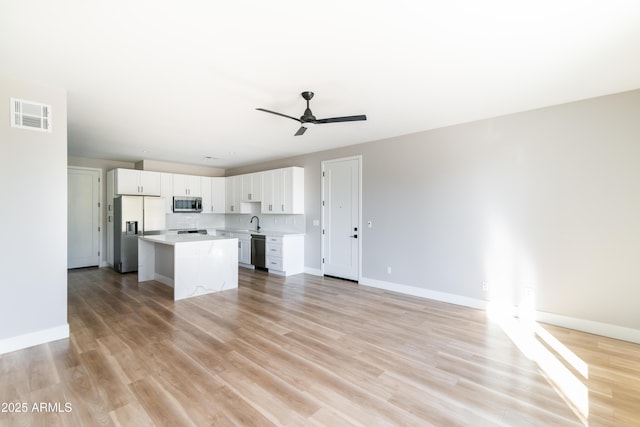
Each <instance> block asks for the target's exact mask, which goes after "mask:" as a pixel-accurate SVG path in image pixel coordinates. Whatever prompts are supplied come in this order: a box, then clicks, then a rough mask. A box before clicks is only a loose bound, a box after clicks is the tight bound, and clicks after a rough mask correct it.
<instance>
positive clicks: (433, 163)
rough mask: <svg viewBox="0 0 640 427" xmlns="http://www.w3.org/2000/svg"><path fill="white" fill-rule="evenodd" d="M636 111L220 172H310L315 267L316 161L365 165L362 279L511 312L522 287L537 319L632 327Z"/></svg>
mask: <svg viewBox="0 0 640 427" xmlns="http://www.w3.org/2000/svg"><path fill="white" fill-rule="evenodd" d="M639 111H640V91H632V92H626V93H622V94H616V95H611V96H605V97H600V98H595V99H590V100H585V101H580V102H575V103H570V104H564V105H560V106H554V107H549V108H544V109H540V110H535V111H528V112H523V113H518V114H513V115H509V116H503V117H497V118H494V119H490V120H482V121H478V122H473V123H468V124H462V125H457V126H451V127H447V128H443V129H438V130H433V131H427V132H422V133H417V134H412V135H407V136H403V137H398V138H392V139H387V140H381V141H377V142H372V143H367V144H362V145H357V146H352V147H348V148H344V149H337V150H330V151H325V152H319V153H314V154H310V155H306V156H299V157H294V158H290V159H284V160H280V161H277V162H269V163H265V164H260V165H253V166H250V167H243V168H236V169H229V170H227V175H236V174H239V173H246V172H253V171H259V170H266V169H271V168H275V167H283V166H302V167H304V168H305V203H306V222H307V228H306V231H307V238H306V243H305V265H306V266H307V267H308V268H312V269H320V259H321V249H320V247H321V246H320V227H314V226H313V225H312V221H313V220H314V219H320V209H321V208H320V206H321V205H320V202H321V201H320V188H321V184H320V163H321V161H323V160H329V159H335V158H340V157H346V156H352V155H362V156H363V184H362V187H363V195H362V196H363V213H362V218H363V222H364V224H366V222H367V221H369V220H370V221H373V228H371V229H367V228H364V229H363V234H362V239H363V240H362V245H363V253H362V260H363V273H362V276H363V279H364V278H366V279H373V280H375V281H381V282H385V283H390V284H400V285H405V286H409V287H412V288H416V289H428V290H431V291H436V292H445V293H448V294H454V295H459V296H462V297H468V298H473V299H479V300H496V301H504V302H506V303H507V304H511V305H518V304H519V303H520V302H521V301H522V300H523V298H524V289H525V288H531V289H532V291H533V292H534V298H535V308H536V309H537V310H539V311H541V312H546V313H552V314H555V315H560V316H568V317H571V318H577V319H585V320H588V321H593V322H602V323H606V324H611V325H617V326H620V327H625V328H632V329H635V330H638V329H640V316H638V315H637V313H638V301H640V286H639V285H638V284H639V283H640V262H638V256H639V255H638V254H640V221H639V219H640V167H639V166H638V165H639V161H640V120H639V119H638V112H639ZM370 119H372V120H373V119H374V118H370ZM303 142H304V141H302V143H303ZM387 266H390V267H392V272H393V274H391V275H390V274H387V270H386V268H387ZM483 282H487V283H488V284H489V291H488V292H484V291H483V290H482V283H483Z"/></svg>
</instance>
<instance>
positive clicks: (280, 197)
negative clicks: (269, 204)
mask: <svg viewBox="0 0 640 427" xmlns="http://www.w3.org/2000/svg"><path fill="white" fill-rule="evenodd" d="M273 172H274V174H273V199H272V200H273V213H286V210H285V196H284V186H285V173H284V169H276V170H275V171H273Z"/></svg>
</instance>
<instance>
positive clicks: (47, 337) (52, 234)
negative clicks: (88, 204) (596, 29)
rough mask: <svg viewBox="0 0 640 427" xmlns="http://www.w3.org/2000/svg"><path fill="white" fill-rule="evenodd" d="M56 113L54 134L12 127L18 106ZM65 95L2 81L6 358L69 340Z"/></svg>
mask: <svg viewBox="0 0 640 427" xmlns="http://www.w3.org/2000/svg"><path fill="white" fill-rule="evenodd" d="M11 97H15V98H20V99H25V100H29V101H34V102H41V103H44V104H50V105H52V112H51V114H52V120H53V127H52V129H53V131H52V132H51V133H48V132H39V131H32V130H24V129H17V128H11V127H10V122H9V118H10V98H11ZM66 102H67V100H66V93H65V91H63V90H58V89H53V88H45V87H37V86H34V85H31V84H27V83H23V82H20V81H16V80H11V79H6V78H0V203H1V205H0V219H1V220H0V224H1V226H2V231H1V232H0V236H1V237H0V353H5V352H8V351H13V350H17V349H19V348H24V347H29V346H32V345H36V344H40V343H43V342H48V341H51V340H55V339H61V338H65V337H68V336H69V326H68V323H67V105H66Z"/></svg>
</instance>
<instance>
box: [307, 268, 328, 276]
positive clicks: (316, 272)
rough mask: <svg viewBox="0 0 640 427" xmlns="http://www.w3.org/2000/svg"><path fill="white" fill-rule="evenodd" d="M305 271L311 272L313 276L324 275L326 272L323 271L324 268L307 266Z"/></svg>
mask: <svg viewBox="0 0 640 427" xmlns="http://www.w3.org/2000/svg"><path fill="white" fill-rule="evenodd" d="M304 272H305V273H307V274H311V275H313V276H324V274H323V273H322V270H321V269H319V268H311V267H305V268H304Z"/></svg>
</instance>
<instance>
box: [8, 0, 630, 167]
mask: <svg viewBox="0 0 640 427" xmlns="http://www.w3.org/2000/svg"><path fill="white" fill-rule="evenodd" d="M0 58H1V60H0V75H2V76H5V77H10V78H16V79H20V80H24V81H27V82H31V83H35V84H41V85H47V86H54V87H61V88H64V89H66V90H67V97H68V140H69V155H70V156H78V157H89V158H101V159H111V160H122V161H138V160H141V159H153V160H163V161H171V162H180V163H187V164H195V165H205V166H212V167H221V168H229V167H235V166H241V165H245V164H250V163H256V162H260V161H265V160H272V159H277V158H283V157H289V156H293V155H298V154H303V153H309V152H314V151H320V150H325V149H330V148H336V147H340V146H346V145H352V144H357V143H362V142H367V141H372V140H378V139H382V138H388V137H394V136H398V135H403V134H408V133H413V132H419V131H423V130H428V129H434V128H438V127H443V126H448V125H452V124H456V123H463V122H468V121H473V120H478V119H483V118H488V117H495V116H499V115H504V114H509V113H514V112H518V111H524V110H529V109H535V108H540V107H544V106H549V105H555V104H560V103H564V102H569V101H574V100H579V99H585V98H591V97H595V96H600V95H605V94H610V93H616V92H622V91H626V90H632V89H637V88H640V2H638V1H636V0H629V1H617V0H612V1H609V2H602V1H591V0H587V1H580V0H566V1H550V0H541V1H535V2H534V1H531V2H527V3H526V4H525V3H524V2H513V1H510V0H502V1H498V0H488V1H482V2H479V1H477V0H457V1H440V0H439V1H434V0H429V1H421V2H418V1H415V0H394V1H390V0H378V1H375V0H369V1H364V0H350V1H334V0H329V1H322V2H308V1H307V2H302V1H293V0H281V1H270V2H264V1H258V0H244V1H243V0H239V1H229V2H221V1H210V0H209V1H204V0H202V1H195V0H182V1H180V2H178V1H168V0H147V1H144V0H137V1H130V0H129V1H123V0H113V1H98V0H57V1H55V2H52V1H50V0H3V1H2V2H1V4H0ZM305 90H310V91H313V92H315V97H314V99H313V100H312V101H311V109H312V110H313V113H314V114H315V115H316V117H318V118H326V117H336V116H344V115H357V114H366V115H367V118H368V120H367V121H365V122H349V123H332V124H323V125H317V126H315V127H313V128H311V129H309V130H308V131H307V132H306V133H305V135H303V136H294V133H295V132H296V130H297V129H298V127H299V125H298V124H297V123H295V122H294V121H292V120H290V119H286V118H282V117H278V116H275V115H271V114H267V113H264V112H260V111H256V108H257V107H262V108H265V109H269V110H275V111H278V112H281V113H284V114H287V115H290V116H295V117H299V116H301V115H302V113H303V111H304V108H305V103H304V100H303V99H302V98H301V96H300V92H302V91H305ZM32 101H38V100H32ZM53 114H54V120H55V111H54V112H53ZM54 125H55V122H54Z"/></svg>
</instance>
